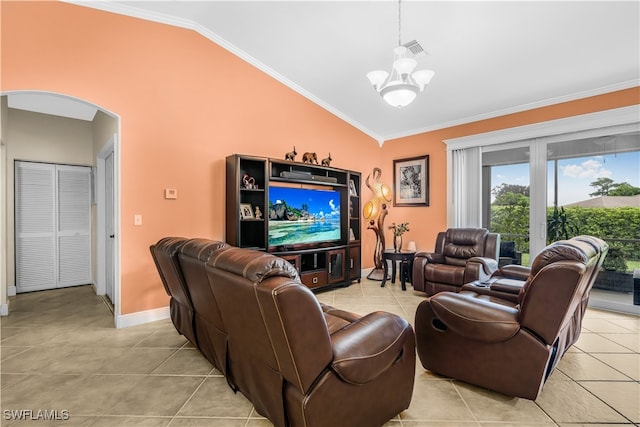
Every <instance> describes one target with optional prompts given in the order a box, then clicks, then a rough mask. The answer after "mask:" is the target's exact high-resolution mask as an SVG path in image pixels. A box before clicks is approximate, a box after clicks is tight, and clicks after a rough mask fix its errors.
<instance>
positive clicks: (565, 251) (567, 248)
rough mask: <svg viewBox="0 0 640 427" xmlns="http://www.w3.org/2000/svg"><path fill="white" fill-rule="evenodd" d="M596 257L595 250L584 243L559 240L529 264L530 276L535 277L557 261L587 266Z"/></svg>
mask: <svg viewBox="0 0 640 427" xmlns="http://www.w3.org/2000/svg"><path fill="white" fill-rule="evenodd" d="M596 255H597V254H596V251H595V249H594V248H593V247H592V246H591V245H589V244H587V243H585V242H581V241H574V240H571V241H569V240H560V241H557V242H554V243H552V244H550V245H548V246H547V247H546V248H544V249H543V250H542V251H541V252H540V253H539V254H538V255H537V256H536V257H535V259H534V260H533V263H532V264H531V274H532V275H536V274H538V272H539V271H540V270H542V269H543V268H544V267H545V266H547V265H549V264H551V263H554V262H558V261H578V262H580V263H582V264H587V262H588V261H589V258H591V257H593V256H596Z"/></svg>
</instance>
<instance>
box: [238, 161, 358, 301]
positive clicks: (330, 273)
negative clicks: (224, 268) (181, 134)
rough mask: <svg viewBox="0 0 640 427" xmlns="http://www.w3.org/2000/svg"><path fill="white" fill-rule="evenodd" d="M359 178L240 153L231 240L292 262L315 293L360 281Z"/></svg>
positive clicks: (302, 164) (356, 174)
mask: <svg viewBox="0 0 640 427" xmlns="http://www.w3.org/2000/svg"><path fill="white" fill-rule="evenodd" d="M360 177H361V175H360V173H358V172H355V171H349V170H344V169H338V168H332V167H327V166H320V165H315V164H308V163H299V162H295V161H288V160H279V159H269V158H264V157H256V156H246V155H240V154H233V155H230V156H228V157H227V158H226V202H227V203H226V241H227V243H229V244H230V245H233V246H237V247H241V248H250V249H256V250H260V251H266V252H270V253H272V254H274V255H276V256H279V257H282V258H284V259H286V260H288V261H289V262H290V263H291V264H293V265H294V266H295V267H296V269H297V270H298V272H299V274H300V279H301V280H302V282H303V283H304V284H305V285H307V286H308V287H309V288H311V289H312V290H314V291H315V290H321V289H327V288H330V287H335V286H347V285H349V284H350V283H351V282H352V281H354V280H357V281H360V276H361V262H360V253H361V246H360V217H359V212H360V197H359V195H360Z"/></svg>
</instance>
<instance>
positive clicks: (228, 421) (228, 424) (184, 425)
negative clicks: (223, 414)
mask: <svg viewBox="0 0 640 427" xmlns="http://www.w3.org/2000/svg"><path fill="white" fill-rule="evenodd" d="M258 421H259V420H258ZM247 425H252V424H247V419H246V418H209V417H199V418H195V417H194V418H188V417H176V418H174V419H173V420H171V422H170V423H169V427H245V426H247ZM265 425H266V426H269V427H270V426H272V425H273V424H271V423H269V422H268V421H267V424H265Z"/></svg>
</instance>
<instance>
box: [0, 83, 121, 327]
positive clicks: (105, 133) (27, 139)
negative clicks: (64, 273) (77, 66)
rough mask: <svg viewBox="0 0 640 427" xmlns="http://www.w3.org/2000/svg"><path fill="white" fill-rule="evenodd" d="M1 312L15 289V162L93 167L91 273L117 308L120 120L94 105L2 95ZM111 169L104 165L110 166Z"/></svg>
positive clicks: (54, 96)
mask: <svg viewBox="0 0 640 427" xmlns="http://www.w3.org/2000/svg"><path fill="white" fill-rule="evenodd" d="M0 99H1V100H2V104H1V105H2V123H3V126H2V154H1V156H2V157H1V159H0V165H1V173H0V184H1V185H0V187H1V188H0V192H1V193H0V194H1V197H0V204H1V208H2V209H0V216H1V217H0V224H2V226H1V228H0V236H1V237H0V245H1V247H2V252H3V253H4V254H6V256H4V257H3V259H2V261H1V262H0V278H2V279H3V280H2V286H0V314H3V315H6V314H8V313H9V307H8V305H7V301H8V299H7V298H8V297H9V296H12V295H14V294H15V292H16V289H17V288H16V269H15V260H16V252H15V215H14V206H15V194H14V182H13V181H14V162H15V161H17V160H21V161H25V160H26V161H35V162H43V163H51V164H67V165H83V166H90V167H91V248H92V250H91V252H92V255H91V271H92V274H91V277H92V283H91V284H92V285H93V287H94V289H95V292H96V294H98V295H108V296H109V300H110V301H111V303H112V308H113V312H114V317H117V316H118V315H119V313H120V300H119V294H120V280H119V277H120V274H119V269H120V265H119V264H120V263H119V239H118V231H119V216H120V215H119V211H120V207H119V198H120V195H119V180H120V179H119V176H120V172H119V164H120V161H119V158H120V153H119V138H118V135H119V134H120V118H119V116H118V115H116V114H115V113H113V112H110V111H108V110H106V109H104V108H101V107H100V106H98V105H95V104H93V103H91V102H88V101H85V100H83V99H79V98H76V97H72V96H68V95H64V94H58V93H51V92H43V91H10V92H3V93H0ZM107 169H109V170H107Z"/></svg>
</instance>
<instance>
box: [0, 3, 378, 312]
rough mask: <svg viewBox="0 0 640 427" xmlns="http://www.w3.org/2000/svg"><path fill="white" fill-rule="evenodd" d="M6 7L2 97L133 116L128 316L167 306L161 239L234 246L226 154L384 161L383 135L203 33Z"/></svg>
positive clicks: (126, 188)
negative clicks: (228, 220)
mask: <svg viewBox="0 0 640 427" xmlns="http://www.w3.org/2000/svg"><path fill="white" fill-rule="evenodd" d="M1 7H2V46H1V49H0V50H1V54H2V58H1V59H2V81H1V85H2V86H1V88H0V89H1V90H2V91H11V90H43V91H51V92H57V93H62V94H66V95H71V96H74V97H78V98H80V99H84V100H86V101H89V102H91V103H94V104H96V105H99V106H101V107H103V108H105V109H107V110H109V111H111V112H114V113H116V114H118V115H119V116H120V117H121V123H122V128H121V221H122V225H121V236H120V237H121V248H122V254H121V269H122V272H121V289H122V293H121V302H122V307H121V312H122V314H126V313H132V312H137V311H142V310H147V309H152V308H156V307H162V306H166V305H167V297H166V295H165V293H164V290H163V288H162V286H161V283H160V280H159V278H158V274H157V272H156V271H155V267H154V265H153V262H152V260H151V257H150V255H149V249H148V248H149V245H150V244H151V243H153V242H155V241H157V240H158V239H159V238H161V237H163V236H167V235H181V236H189V237H191V236H194V237H195V236H200V237H209V238H214V239H221V240H223V239H224V197H225V195H224V179H225V178H224V158H225V156H227V155H229V154H232V153H242V154H254V155H261V156H265V157H277V158H282V157H283V156H284V153H285V152H287V151H290V150H291V148H292V146H293V145H295V146H296V148H297V151H298V152H299V153H300V154H299V156H301V155H302V154H301V153H302V152H304V151H317V153H318V156H319V157H320V158H322V157H326V156H327V154H328V152H331V155H332V158H333V159H334V160H333V163H332V165H334V166H336V167H344V168H346V167H350V168H354V169H356V170H367V169H370V168H372V167H373V165H374V164H376V163H377V161H378V159H379V155H380V150H379V147H378V144H377V142H376V141H375V140H374V139H372V138H370V137H369V136H367V135H365V134H363V133H362V132H360V131H359V130H357V129H355V128H353V127H352V126H350V125H349V124H347V123H345V122H344V121H342V120H340V119H338V118H337V117H335V116H334V115H332V114H330V113H328V112H327V111H326V110H324V109H322V108H320V107H318V106H317V105H316V104H314V103H312V102H310V101H309V100H307V99H306V98H304V97H302V96H300V95H299V94H297V93H296V92H294V91H292V90H290V89H289V88H287V87H286V86H284V85H282V84H281V83H279V82H277V81H276V80H274V79H272V78H270V77H269V76H267V75H266V74H264V73H262V72H261V71H259V70H258V69H256V68H254V67H252V66H250V65H248V64H247V63H245V62H244V61H242V60H240V59H239V58H238V57H236V56H234V55H232V54H230V53H229V52H227V51H226V50H224V49H222V48H220V47H219V46H217V45H216V44H214V43H212V42H211V41H209V40H207V39H205V38H204V37H202V36H200V35H199V34H197V33H195V32H193V31H189V30H185V29H180V28H175V27H171V26H167V25H161V24H157V23H152V22H147V21H144V20H139V19H134V18H130V17H125V16H120V15H116V14H111V13H106V12H102V11H97V10H94V9H89V8H85V7H80V6H76V5H71V4H67V3H57V2H37V3H35V2H4V1H3V2H2V4H1ZM299 158H300V157H299ZM353 159H358V161H357V162H356V163H354V162H353ZM165 188H175V189H177V190H178V199H177V200H165V199H164V197H163V196H164V189H165ZM135 214H141V215H143V225H142V226H134V225H133V217H134V215H135ZM369 245H370V246H373V245H372V244H371V243H369Z"/></svg>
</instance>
